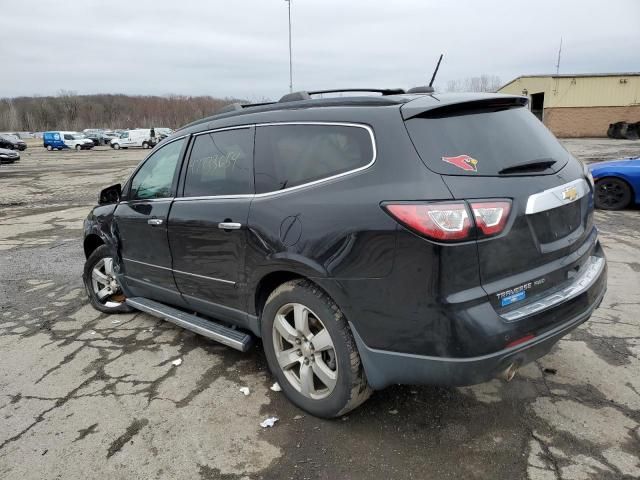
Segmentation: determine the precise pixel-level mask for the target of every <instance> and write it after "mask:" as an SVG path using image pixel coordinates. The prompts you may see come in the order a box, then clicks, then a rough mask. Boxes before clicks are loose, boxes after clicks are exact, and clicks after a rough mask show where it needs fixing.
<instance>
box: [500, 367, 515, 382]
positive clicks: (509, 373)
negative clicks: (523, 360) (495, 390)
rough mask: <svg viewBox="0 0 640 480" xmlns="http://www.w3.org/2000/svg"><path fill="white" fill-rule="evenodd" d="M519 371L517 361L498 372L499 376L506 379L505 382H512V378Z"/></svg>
mask: <svg viewBox="0 0 640 480" xmlns="http://www.w3.org/2000/svg"><path fill="white" fill-rule="evenodd" d="M517 371H518V365H516V364H515V363H512V364H510V365H509V366H508V367H507V368H505V369H504V370H503V371H502V372H500V373H499V374H498V378H500V379H501V380H504V381H505V382H510V381H511V380H513V377H515V376H516V372H517Z"/></svg>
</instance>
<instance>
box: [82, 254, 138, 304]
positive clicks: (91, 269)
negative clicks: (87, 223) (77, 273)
mask: <svg viewBox="0 0 640 480" xmlns="http://www.w3.org/2000/svg"><path fill="white" fill-rule="evenodd" d="M113 273H114V272H113V255H112V253H111V249H110V248H109V247H107V246H106V245H101V246H99V247H98V248H96V249H95V250H94V251H93V253H92V254H91V255H89V258H87V261H86V262H85V264H84V271H83V273H82V280H83V282H84V287H85V289H86V291H87V295H88V296H89V301H90V302H91V306H92V307H93V308H95V309H96V310H98V311H100V312H103V313H128V312H132V311H133V310H134V309H133V308H131V307H130V306H129V305H127V304H126V303H125V296H124V294H123V293H122V289H121V288H120V286H119V285H118V284H117V282H116V280H115V276H114V275H113Z"/></svg>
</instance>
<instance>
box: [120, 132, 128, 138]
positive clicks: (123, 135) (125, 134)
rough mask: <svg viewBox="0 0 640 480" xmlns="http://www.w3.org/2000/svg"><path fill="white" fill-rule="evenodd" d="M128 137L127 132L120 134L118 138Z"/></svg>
mask: <svg viewBox="0 0 640 480" xmlns="http://www.w3.org/2000/svg"><path fill="white" fill-rule="evenodd" d="M128 136H129V133H128V132H124V133H121V134H120V138H127V137H128Z"/></svg>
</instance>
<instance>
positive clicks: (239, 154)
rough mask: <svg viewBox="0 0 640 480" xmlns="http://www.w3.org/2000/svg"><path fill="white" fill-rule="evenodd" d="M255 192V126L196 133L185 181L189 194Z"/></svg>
mask: <svg viewBox="0 0 640 480" xmlns="http://www.w3.org/2000/svg"><path fill="white" fill-rule="evenodd" d="M251 193H253V129H251V128H241V129H236V130H223V131H220V132H213V133H205V134H203V135H198V136H197V137H195V140H194V143H193V148H192V149H191V155H190V158H189V165H188V167H187V174H186V177H185V183H184V196H185V197H203V196H214V195H241V194H251Z"/></svg>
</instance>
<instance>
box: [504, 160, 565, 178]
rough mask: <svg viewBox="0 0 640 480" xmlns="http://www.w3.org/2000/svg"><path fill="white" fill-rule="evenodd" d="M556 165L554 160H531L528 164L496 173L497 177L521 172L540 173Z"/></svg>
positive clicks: (519, 164) (521, 164)
mask: <svg viewBox="0 0 640 480" xmlns="http://www.w3.org/2000/svg"><path fill="white" fill-rule="evenodd" d="M554 163H556V161H555V160H551V159H550V158H541V159H539V160H532V161H530V162H524V163H518V164H517V165H512V166H510V167H506V168H503V169H502V170H500V171H499V172H498V174H499V175H508V174H510V173H522V172H542V171H544V170H547V169H548V168H551V166H552V165H553V164H554Z"/></svg>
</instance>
